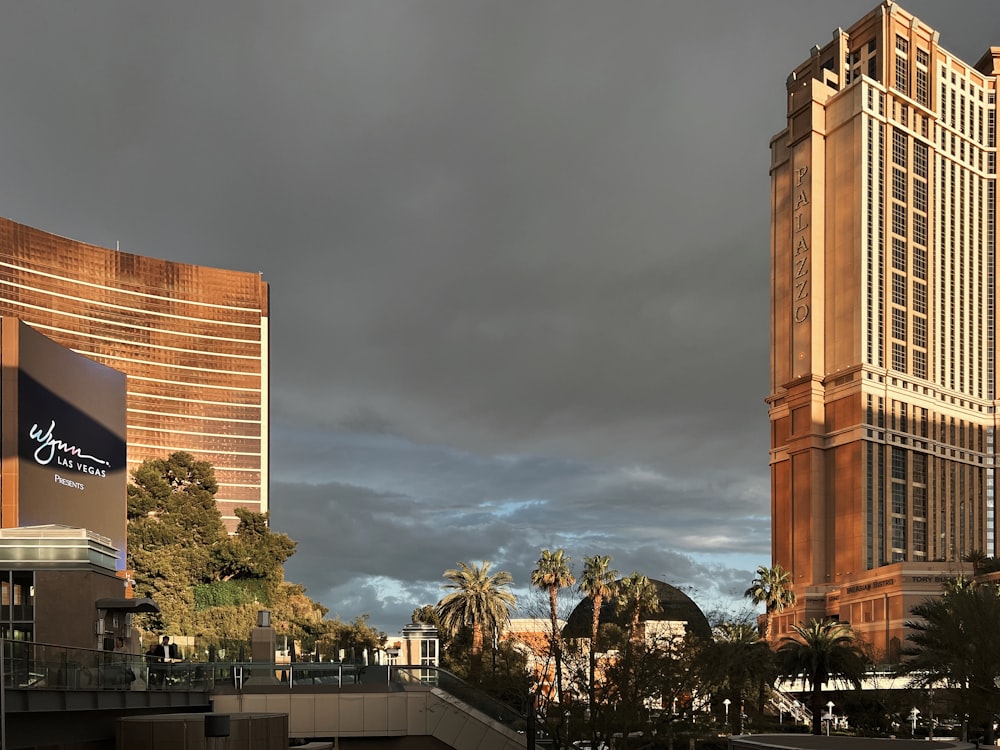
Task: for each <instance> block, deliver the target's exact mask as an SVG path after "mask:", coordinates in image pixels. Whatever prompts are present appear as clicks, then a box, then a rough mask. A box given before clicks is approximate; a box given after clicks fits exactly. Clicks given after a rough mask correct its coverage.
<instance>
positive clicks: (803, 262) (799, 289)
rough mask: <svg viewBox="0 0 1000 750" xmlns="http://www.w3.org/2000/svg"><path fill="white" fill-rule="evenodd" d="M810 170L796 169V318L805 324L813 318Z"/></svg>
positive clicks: (793, 262)
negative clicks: (810, 310) (810, 271)
mask: <svg viewBox="0 0 1000 750" xmlns="http://www.w3.org/2000/svg"><path fill="white" fill-rule="evenodd" d="M808 177H809V167H808V166H805V167H799V168H798V169H796V170H795V186H794V188H793V189H794V192H795V201H794V205H795V208H794V213H793V216H792V247H793V248H794V250H793V251H792V266H793V270H792V289H793V292H792V318H793V319H794V320H795V322H796V323H805V322H806V321H807V320H808V319H809V305H810V289H809V287H810V284H811V279H810V278H809V270H810V257H809V256H810V253H809V234H808V232H806V230H807V229H808V228H809V223H810V222H809V219H810V214H811V209H810V203H809V192H810V190H809V187H810V186H809V182H808V179H807V178H808Z"/></svg>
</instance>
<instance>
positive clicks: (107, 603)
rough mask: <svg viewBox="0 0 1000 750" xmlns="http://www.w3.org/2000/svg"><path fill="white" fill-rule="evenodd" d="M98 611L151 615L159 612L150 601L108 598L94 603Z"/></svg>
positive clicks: (145, 599)
mask: <svg viewBox="0 0 1000 750" xmlns="http://www.w3.org/2000/svg"><path fill="white" fill-rule="evenodd" d="M95 605H96V606H97V608H98V609H103V610H106V611H111V610H115V611H118V612H139V613H144V614H153V613H156V612H159V611H160V606H159V605H158V604H157V603H156V602H154V601H153V600H152V599H148V598H143V599H126V598H124V597H120V598H119V597H109V598H105V599H98V600H97V601H96V602H95Z"/></svg>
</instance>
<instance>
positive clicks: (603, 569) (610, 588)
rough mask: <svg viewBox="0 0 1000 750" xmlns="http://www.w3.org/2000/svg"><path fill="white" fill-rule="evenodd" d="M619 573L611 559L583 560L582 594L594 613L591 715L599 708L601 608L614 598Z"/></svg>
mask: <svg viewBox="0 0 1000 750" xmlns="http://www.w3.org/2000/svg"><path fill="white" fill-rule="evenodd" d="M617 579H618V571H617V570H613V569H612V568H611V557H610V556H608V555H594V556H592V557H585V558H583V574H582V575H581V576H580V585H579V590H580V593H581V594H583V595H584V596H586V597H587V598H588V599H590V602H591V604H592V605H593V609H594V611H593V613H592V615H591V621H590V658H589V667H590V670H589V671H590V675H589V679H588V681H587V698H588V701H589V705H590V711H591V715H593V712H594V711H595V710H596V706H597V682H596V677H597V633H598V630H599V628H600V625H601V607H602V606H603V605H604V601H605V599H608V598H609V597H612V596H614V594H615V581H616V580H617Z"/></svg>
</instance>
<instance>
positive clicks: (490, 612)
mask: <svg viewBox="0 0 1000 750" xmlns="http://www.w3.org/2000/svg"><path fill="white" fill-rule="evenodd" d="M492 566H493V563H491V562H489V561H488V560H483V561H482V563H481V564H480V565H476V564H475V563H473V564H472V565H468V564H466V563H464V562H460V563H458V568H451V569H449V570H446V571H445V572H444V577H445V578H446V579H447V580H448V581H449V583H446V584H444V588H446V589H451V593H450V594H447V595H446V596H445V597H444V598H443V599H442V600H441V601H439V602H438V603H437V613H438V618H439V619H440V622H441V626H442V627H443V628H444V629H445V630H447V631H448V632H450V633H451V634H452V635H454V634H455V633H457V632H458V631H459V630H460V629H461V628H463V627H468V628H470V629H471V630H472V652H471V654H470V659H469V676H470V677H471V678H472V679H473V680H477V679H478V678H479V676H480V674H481V673H482V667H483V633H484V632H487V631H488V632H491V633H492V632H494V631H495V630H497V629H498V628H499V627H500V626H502V625H505V624H506V623H507V622H508V621H509V620H510V613H511V611H512V610H513V609H514V607H515V605H516V604H517V597H515V596H514V594H512V593H511V592H510V591H509V590H508V588H507V587H508V586H510V585H511V584H512V583H513V582H514V579H513V577H512V576H511V574H510V573H508V572H507V571H504V570H498V571H497V572H496V573H493V574H491V573H490V568H491V567H492Z"/></svg>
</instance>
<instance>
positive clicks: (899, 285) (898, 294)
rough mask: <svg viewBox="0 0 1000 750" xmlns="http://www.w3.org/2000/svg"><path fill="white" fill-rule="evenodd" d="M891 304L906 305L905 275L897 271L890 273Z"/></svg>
mask: <svg viewBox="0 0 1000 750" xmlns="http://www.w3.org/2000/svg"><path fill="white" fill-rule="evenodd" d="M892 304H894V305H899V306H900V307H906V277H905V276H902V275H901V274H898V273H894V274H893V275H892Z"/></svg>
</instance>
